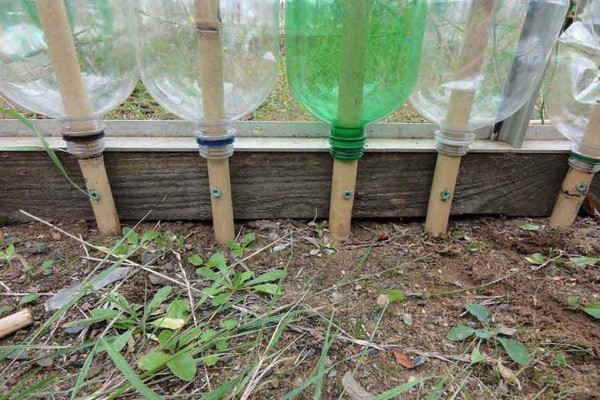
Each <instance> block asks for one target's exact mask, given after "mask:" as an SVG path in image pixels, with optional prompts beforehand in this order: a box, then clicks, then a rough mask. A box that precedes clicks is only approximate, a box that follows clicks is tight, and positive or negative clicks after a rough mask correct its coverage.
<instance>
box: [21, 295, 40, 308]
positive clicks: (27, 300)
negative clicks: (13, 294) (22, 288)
mask: <svg viewBox="0 0 600 400" xmlns="http://www.w3.org/2000/svg"><path fill="white" fill-rule="evenodd" d="M38 297H40V295H39V294H38V293H29V294H28V295H27V296H23V297H21V300H19V305H20V306H22V305H24V304H29V303H32V302H34V301H36V300H37V299H38Z"/></svg>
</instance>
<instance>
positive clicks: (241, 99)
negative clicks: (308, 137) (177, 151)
mask: <svg viewBox="0 0 600 400" xmlns="http://www.w3.org/2000/svg"><path fill="white" fill-rule="evenodd" d="M131 3H132V6H133V13H134V16H135V25H136V31H137V44H138V46H137V56H138V60H139V65H140V69H141V75H142V80H143V82H144V85H145V86H146V88H147V90H148V92H149V93H150V94H151V95H152V97H154V99H156V101H157V102H158V103H159V104H160V105H161V106H162V107H164V108H165V109H166V110H168V111H170V112H172V113H173V114H176V115H178V116H179V117H181V118H184V119H186V120H191V121H195V122H197V123H198V126H199V130H200V135H199V139H198V142H199V144H200V149H201V154H202V155H203V156H204V157H207V158H223V157H228V156H230V155H231V154H232V153H233V145H232V143H233V134H234V131H233V130H232V129H231V125H232V122H233V121H235V120H236V119H239V118H241V117H243V116H244V115H246V114H248V113H250V112H252V111H254V110H255V109H256V108H258V106H260V104H262V103H263V102H264V100H265V99H266V98H267V96H268V94H269V92H270V91H271V88H272V87H273V85H274V84H275V82H276V79H277V67H278V57H279V46H280V35H279V0H227V1H225V0H221V1H219V0H202V1H200V0H195V1H194V0H173V1H163V0H143V1H137V2H131Z"/></svg>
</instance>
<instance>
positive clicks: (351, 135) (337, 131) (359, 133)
mask: <svg viewBox="0 0 600 400" xmlns="http://www.w3.org/2000/svg"><path fill="white" fill-rule="evenodd" d="M366 140H367V135H366V133H365V129H364V128H340V127H334V128H333V129H332V130H331V135H330V136H329V144H330V145H331V155H332V156H333V157H334V158H336V159H338V160H346V161H355V160H360V159H361V158H362V156H363V154H364V149H365V142H366Z"/></svg>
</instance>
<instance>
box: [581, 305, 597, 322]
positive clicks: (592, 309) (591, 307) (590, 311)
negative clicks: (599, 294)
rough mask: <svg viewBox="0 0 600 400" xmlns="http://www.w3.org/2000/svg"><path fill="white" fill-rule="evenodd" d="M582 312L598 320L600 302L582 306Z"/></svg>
mask: <svg viewBox="0 0 600 400" xmlns="http://www.w3.org/2000/svg"><path fill="white" fill-rule="evenodd" d="M583 311H585V312H586V313H588V314H589V315H591V316H592V317H594V318H596V319H600V301H597V302H595V303H592V304H588V305H586V306H584V307H583Z"/></svg>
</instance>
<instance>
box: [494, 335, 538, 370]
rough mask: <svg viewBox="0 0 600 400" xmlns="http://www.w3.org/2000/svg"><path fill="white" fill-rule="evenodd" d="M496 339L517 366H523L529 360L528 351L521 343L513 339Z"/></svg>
mask: <svg viewBox="0 0 600 400" xmlns="http://www.w3.org/2000/svg"><path fill="white" fill-rule="evenodd" d="M497 339H498V340H499V341H500V343H501V344H502V346H503V347H504V350H506V352H507V353H508V355H509V356H510V358H512V360H513V361H514V362H516V363H517V364H520V365H525V364H527V363H528V362H529V361H530V360H531V357H530V356H529V351H528V350H527V348H526V347H525V346H524V345H523V343H521V342H519V341H517V340H515V339H510V338H505V337H502V336H498V337H497Z"/></svg>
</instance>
